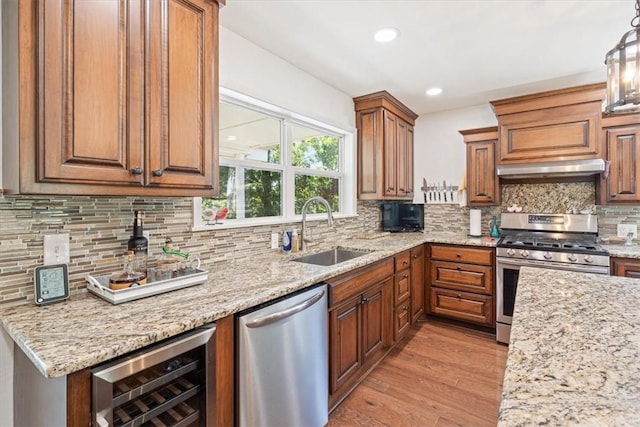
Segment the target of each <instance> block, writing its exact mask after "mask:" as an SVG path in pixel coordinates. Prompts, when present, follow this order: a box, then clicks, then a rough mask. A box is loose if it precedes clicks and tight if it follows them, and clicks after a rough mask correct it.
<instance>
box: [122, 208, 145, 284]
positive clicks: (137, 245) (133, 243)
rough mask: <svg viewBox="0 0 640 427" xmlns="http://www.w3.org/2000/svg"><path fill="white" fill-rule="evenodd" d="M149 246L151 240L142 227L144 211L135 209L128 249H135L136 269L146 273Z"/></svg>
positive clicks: (134, 268)
mask: <svg viewBox="0 0 640 427" xmlns="http://www.w3.org/2000/svg"><path fill="white" fill-rule="evenodd" d="M148 248H149V241H148V240H147V238H146V237H144V233H143V229H142V211H135V212H134V217H133V236H131V237H129V241H128V242H127V249H128V250H130V251H133V255H134V261H133V270H134V271H139V272H144V273H146V271H147V254H148Z"/></svg>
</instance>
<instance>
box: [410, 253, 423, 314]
mask: <svg viewBox="0 0 640 427" xmlns="http://www.w3.org/2000/svg"><path fill="white" fill-rule="evenodd" d="M424 289H425V283H424V247H423V246H419V247H417V248H415V249H412V250H411V323H415V322H416V321H417V320H418V319H419V318H420V316H422V313H423V312H424Z"/></svg>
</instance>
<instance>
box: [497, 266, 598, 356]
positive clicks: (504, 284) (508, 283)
mask: <svg viewBox="0 0 640 427" xmlns="http://www.w3.org/2000/svg"><path fill="white" fill-rule="evenodd" d="M521 267H538V268H547V269H551V270H564V271H576V272H579V273H595V274H609V267H599V266H592V265H574V264H562V263H555V262H547V261H537V260H521V259H511V258H503V257H497V258H496V340H497V341H498V342H501V343H505V344H508V343H509V338H510V334H511V320H512V318H513V309H514V307H515V303H516V290H517V285H518V276H519V274H520V268H521Z"/></svg>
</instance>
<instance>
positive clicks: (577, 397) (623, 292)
mask: <svg viewBox="0 0 640 427" xmlns="http://www.w3.org/2000/svg"><path fill="white" fill-rule="evenodd" d="M639 304H640V282H638V280H636V279H628V278H622V277H613V276H602V275H595V274H587V273H573V272H563V271H558V270H545V269H536V268H528V267H523V268H522V269H521V270H520V276H519V280H518V290H517V297H516V307H515V312H514V318H513V325H512V328H511V342H510V344H509V354H508V358H507V366H506V371H505V377H504V385H503V391H502V403H501V406H500V416H499V422H498V426H500V427H507V426H509V427H513V426H532V425H552V426H558V425H562V426H638V425H640V310H638V306H639Z"/></svg>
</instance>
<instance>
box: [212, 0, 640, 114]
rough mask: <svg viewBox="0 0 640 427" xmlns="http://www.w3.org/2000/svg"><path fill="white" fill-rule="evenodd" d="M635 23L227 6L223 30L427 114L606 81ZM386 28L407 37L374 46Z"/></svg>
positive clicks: (619, 13)
mask: <svg viewBox="0 0 640 427" xmlns="http://www.w3.org/2000/svg"><path fill="white" fill-rule="evenodd" d="M634 15H635V9H634V2H633V1H632V0H537V1H536V0H475V1H471V0H411V1H410V0H395V1H393V0H341V1H338V0H227V5H226V6H225V7H223V8H222V10H221V12H220V23H221V25H222V26H224V27H226V28H228V29H229V30H231V31H233V32H235V33H237V34H238V35H240V36H242V37H244V38H246V39H248V40H250V41H251V42H253V43H255V44H257V45H258V46H261V47H262V48H264V49H266V50H267V51H270V52H271V53H273V54H275V55H277V56H279V57H281V58H283V59H285V60H286V61H288V62H289V63H291V64H293V65H295V66H296V67H298V68H300V69H302V70H304V71H305V72H307V73H309V74H311V75H313V76H315V77H316V78H318V79H320V80H322V81H323V82H325V83H327V84H329V85H331V86H333V87H335V88H337V89H339V90H341V91H342V92H344V93H346V94H348V95H349V96H351V97H354V96H359V95H364V94H367V93H371V92H376V91H379V90H387V91H389V92H390V93H391V94H392V95H394V96H395V97H396V98H398V99H399V100H400V101H402V102H403V103H405V104H406V105H407V106H408V107H409V108H411V109H412V110H413V111H415V112H416V113H418V114H424V113H429V112H434V111H442V110H447V109H452V108H459V107H464V106H470V105H478V104H483V103H486V102H488V101H491V100H495V99H501V98H507V97H511V96H517V95H522V94H527V93H533V92H539V91H544V90H550V89H556V88H561V87H567V86H575V85H579V84H585V83H593V82H599V81H604V79H605V78H606V73H605V67H604V56H605V53H606V52H607V51H608V50H609V49H611V48H613V46H614V45H615V44H616V43H617V42H618V41H619V40H620V38H621V37H622V34H623V33H625V32H626V31H628V30H630V29H631V26H630V21H631V18H633V16H634ZM385 26H392V27H395V28H397V29H398V30H399V31H400V36H399V37H398V38H397V39H396V40H395V41H393V42H391V43H387V44H380V43H377V42H375V41H374V40H373V33H374V32H375V31H376V30H378V29H379V28H381V27H385ZM432 86H440V87H442V88H443V89H444V93H443V94H442V95H440V96H438V97H435V98H429V97H427V96H426V95H425V90H426V89H428V88H429V87H432Z"/></svg>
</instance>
